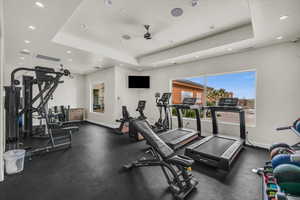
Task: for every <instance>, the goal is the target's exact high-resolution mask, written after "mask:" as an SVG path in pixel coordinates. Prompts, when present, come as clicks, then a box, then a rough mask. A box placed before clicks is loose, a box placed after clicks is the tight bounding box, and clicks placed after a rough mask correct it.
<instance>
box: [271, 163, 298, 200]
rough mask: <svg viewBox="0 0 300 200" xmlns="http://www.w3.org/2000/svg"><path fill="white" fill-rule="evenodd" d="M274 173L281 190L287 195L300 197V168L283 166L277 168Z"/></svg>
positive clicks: (288, 165)
mask: <svg viewBox="0 0 300 200" xmlns="http://www.w3.org/2000/svg"><path fill="white" fill-rule="evenodd" d="M273 173H274V176H275V178H276V180H277V183H278V185H279V187H280V188H281V190H283V191H284V192H285V193H287V194H291V195H295V196H299V195H300V189H299V188H300V167H298V166H296V165H290V164H283V165H280V166H278V167H277V168H275V169H274V171H273Z"/></svg>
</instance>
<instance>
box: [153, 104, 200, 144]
mask: <svg viewBox="0 0 300 200" xmlns="http://www.w3.org/2000/svg"><path fill="white" fill-rule="evenodd" d="M196 101H197V98H184V99H183V102H182V104H174V105H170V107H174V108H175V109H176V113H177V119H178V128H176V129H172V130H169V131H166V132H162V133H161V134H159V135H158V136H159V137H160V138H161V139H162V140H163V141H164V142H165V143H166V144H167V145H169V146H170V147H171V148H172V149H178V148H180V147H182V146H184V145H186V144H188V143H189V142H191V141H193V140H195V139H197V138H199V137H200V136H201V133H200V132H201V123H200V105H197V104H196ZM183 110H193V111H194V112H195V114H196V123H197V130H194V129H188V128H183V120H182V111H183Z"/></svg>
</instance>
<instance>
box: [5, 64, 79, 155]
mask: <svg viewBox="0 0 300 200" xmlns="http://www.w3.org/2000/svg"><path fill="white" fill-rule="evenodd" d="M17 72H34V73H35V77H32V76H23V97H22V98H21V89H22V88H21V87H18V85H19V84H20V81H19V80H17V79H16V78H15V74H16V73H17ZM63 76H70V71H69V70H67V69H63V67H62V66H61V69H60V71H55V70H54V69H53V68H47V67H40V66H36V67H34V68H17V69H15V70H14V71H12V73H11V83H10V86H5V87H4V88H5V117H6V144H7V146H6V148H7V149H8V150H10V149H17V148H21V147H22V145H23V143H22V140H21V139H22V138H21V137H20V133H21V132H23V133H24V136H25V137H26V136H27V135H28V134H32V116H33V113H37V114H38V115H39V116H40V117H41V118H43V119H44V120H45V122H46V129H47V134H46V136H47V137H46V138H47V139H48V144H47V145H46V146H43V147H39V148H36V149H32V150H29V151H27V152H28V154H27V155H29V156H31V155H33V154H34V153H37V152H41V151H46V152H48V151H50V150H54V149H58V148H68V147H70V146H71V144H72V143H71V142H72V132H73V130H74V129H75V128H77V127H61V126H60V125H59V124H53V123H50V122H49V118H48V113H47V108H46V107H47V103H48V101H49V100H50V98H51V97H52V95H53V93H54V91H55V90H56V88H57V87H58V85H59V84H60V83H63V81H61V78H62V77H63ZM34 85H37V88H38V93H37V94H36V95H35V96H33V86H34ZM22 118H24V126H23V130H22V129H20V127H21V126H20V124H22ZM23 139H24V138H23Z"/></svg>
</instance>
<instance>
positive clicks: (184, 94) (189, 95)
mask: <svg viewBox="0 0 300 200" xmlns="http://www.w3.org/2000/svg"><path fill="white" fill-rule="evenodd" d="M192 97H193V92H187V91H181V102H182V101H183V99H184V98H192Z"/></svg>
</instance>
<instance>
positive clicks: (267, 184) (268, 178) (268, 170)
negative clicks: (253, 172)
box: [259, 162, 300, 200]
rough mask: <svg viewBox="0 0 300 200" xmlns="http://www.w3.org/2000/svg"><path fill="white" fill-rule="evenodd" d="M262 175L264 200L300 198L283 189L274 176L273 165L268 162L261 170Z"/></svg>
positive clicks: (293, 199) (292, 199) (296, 199)
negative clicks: (289, 194)
mask: <svg viewBox="0 0 300 200" xmlns="http://www.w3.org/2000/svg"><path fill="white" fill-rule="evenodd" d="M259 175H261V177H262V200H300V197H292V196H288V195H286V194H285V193H284V192H283V191H281V189H280V187H279V186H278V185H277V183H276V178H275V177H274V176H273V167H272V165H271V163H270V162H266V164H265V166H264V168H263V169H261V170H260V171H259Z"/></svg>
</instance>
